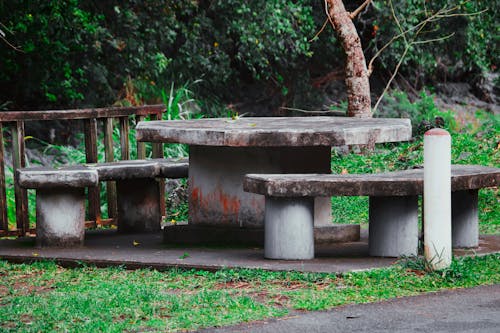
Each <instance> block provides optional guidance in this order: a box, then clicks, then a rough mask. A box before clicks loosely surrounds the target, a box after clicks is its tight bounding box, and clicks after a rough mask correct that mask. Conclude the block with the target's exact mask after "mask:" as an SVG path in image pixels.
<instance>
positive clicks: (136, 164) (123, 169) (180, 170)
mask: <svg viewBox="0 0 500 333" xmlns="http://www.w3.org/2000/svg"><path fill="white" fill-rule="evenodd" d="M86 166H87V167H89V168H91V169H94V170H97V172H98V174H99V180H100V181H104V180H125V179H134V178H155V177H160V178H186V177H187V175H188V166H189V163H188V161H187V159H159V158H158V159H151V160H126V161H116V162H109V163H95V164H86Z"/></svg>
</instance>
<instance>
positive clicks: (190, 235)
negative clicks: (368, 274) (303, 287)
mask: <svg viewBox="0 0 500 333" xmlns="http://www.w3.org/2000/svg"><path fill="white" fill-rule="evenodd" d="M359 239H360V227H359V224H330V226H322V227H315V228H314V243H315V244H316V245H318V244H331V243H341V242H356V241H359ZM163 240H164V242H165V244H167V245H176V246H191V245H216V246H221V245H225V246H230V245H233V246H234V245H237V246H261V247H262V246H264V228H263V227H261V228H240V227H238V226H205V225H190V224H177V225H167V226H165V227H164V228H163Z"/></svg>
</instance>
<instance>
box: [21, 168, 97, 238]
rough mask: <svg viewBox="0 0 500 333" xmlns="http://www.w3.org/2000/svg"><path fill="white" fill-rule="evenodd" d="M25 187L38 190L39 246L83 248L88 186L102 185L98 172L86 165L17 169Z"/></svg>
mask: <svg viewBox="0 0 500 333" xmlns="http://www.w3.org/2000/svg"><path fill="white" fill-rule="evenodd" d="M16 179H17V181H18V183H19V185H20V186H21V187H23V188H30V189H36V221H37V237H36V241H37V245H38V246H61V247H66V246H68V247H70V246H81V245H83V238H84V234H85V187H93V186H97V185H98V184H99V178H98V175H97V171H96V170H93V169H89V168H86V167H83V166H75V167H65V168H63V169H54V168H43V167H39V168H27V169H18V170H17V177H16Z"/></svg>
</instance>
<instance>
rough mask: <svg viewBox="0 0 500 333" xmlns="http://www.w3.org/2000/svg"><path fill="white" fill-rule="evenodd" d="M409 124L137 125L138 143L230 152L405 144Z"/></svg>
mask: <svg viewBox="0 0 500 333" xmlns="http://www.w3.org/2000/svg"><path fill="white" fill-rule="evenodd" d="M410 138H411V124H410V120H409V119H392V118H391V119H387V118H371V119H354V118H347V117H281V118H276V117H269V118H239V119H236V120H231V119H226V118H219V119H215V118H212V119H195V120H174V121H147V122H139V123H138V125H137V139H138V140H139V141H151V142H179V143H186V144H189V145H206V146H229V147H288V146H328V147H330V146H343V145H353V144H373V143H377V142H392V141H407V140H409V139H410Z"/></svg>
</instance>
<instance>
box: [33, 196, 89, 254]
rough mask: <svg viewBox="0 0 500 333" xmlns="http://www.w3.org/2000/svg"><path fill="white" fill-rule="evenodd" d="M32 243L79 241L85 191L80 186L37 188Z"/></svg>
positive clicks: (75, 243)
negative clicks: (35, 223)
mask: <svg viewBox="0 0 500 333" xmlns="http://www.w3.org/2000/svg"><path fill="white" fill-rule="evenodd" d="M36 206H37V209H36V212H37V213H36V221H37V226H36V243H37V245H38V246H41V247H51V246H54V247H66V246H67V247H75V246H81V245H83V239H84V236H85V192H84V189H83V188H51V189H38V190H37V194H36Z"/></svg>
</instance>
